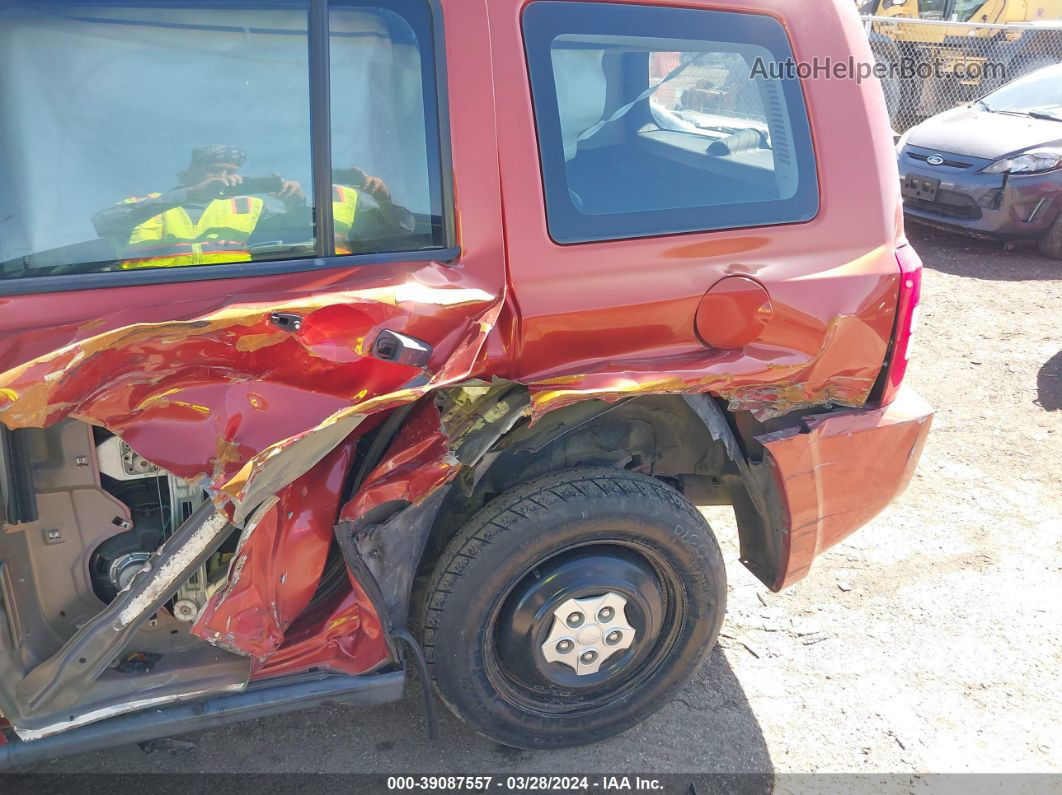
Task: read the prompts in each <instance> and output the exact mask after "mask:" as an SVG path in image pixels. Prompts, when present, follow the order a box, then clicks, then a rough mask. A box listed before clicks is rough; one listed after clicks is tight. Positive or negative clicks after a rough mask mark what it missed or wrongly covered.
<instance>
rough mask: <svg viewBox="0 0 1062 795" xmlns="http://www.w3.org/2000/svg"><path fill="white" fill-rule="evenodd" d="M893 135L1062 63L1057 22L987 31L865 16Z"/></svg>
mask: <svg viewBox="0 0 1062 795" xmlns="http://www.w3.org/2000/svg"><path fill="white" fill-rule="evenodd" d="M863 20H864V24H865V27H866V31H867V37H868V38H869V39H870V46H871V49H872V50H873V51H874V57H875V58H876V59H877V62H878V64H879V66H878V67H877V70H878V73H879V76H881V82H882V87H883V88H884V89H885V100H886V102H887V104H888V106H889V116H890V118H891V119H892V126H893V129H894V130H895V131H896V132H898V133H901V132H904V131H905V130H908V129H910V128H911V127H913V126H914V125H916V124H918V123H919V122H921V121H922V120H924V119H927V118H929V117H930V116H933V115H935V114H937V113H940V112H941V111H945V110H948V109H949V108H953V107H956V106H957V105H962V104H965V103H967V102H972V101H973V100H975V99H977V98H979V97H982V96H984V95H985V94H987V93H988V92H990V91H993V90H995V89H997V88H999V87H1000V86H1002V85H1004V84H1005V83H1009V82H1010V81H1011V80H1014V79H1016V78H1018V77H1021V76H1022V75H1025V74H1028V73H1029V72H1033V71H1035V70H1037V69H1040V68H1041V67H1044V66H1049V65H1051V64H1056V63H1062V20H1052V21H1045V22H1035V23H1024V24H1011V25H989V24H982V23H971V22H947V21H942V20H928V19H900V18H898V17H864V18H863Z"/></svg>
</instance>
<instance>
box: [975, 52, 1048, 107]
mask: <svg viewBox="0 0 1062 795" xmlns="http://www.w3.org/2000/svg"><path fill="white" fill-rule="evenodd" d="M978 102H979V104H980V105H981V107H983V108H984V109H985V110H987V111H989V112H991V113H1007V112H1009V113H1021V114H1024V115H1031V112H1036V113H1040V114H1050V115H1051V118H1054V117H1055V115H1056V114H1057V112H1058V110H1057V109H1058V108H1062V64H1059V65H1056V66H1049V67H1047V68H1046V69H1040V70H1038V71H1036V72H1033V73H1032V74H1029V75H1026V76H1024V77H1020V78H1018V79H1017V80H1015V81H1014V82H1012V83H1008V84H1007V85H1005V86H1003V88H1000V89H999V90H997V91H993V92H992V93H991V94H989V95H988V96H986V97H984V99H981V100H978Z"/></svg>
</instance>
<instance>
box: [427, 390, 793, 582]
mask: <svg viewBox="0 0 1062 795" xmlns="http://www.w3.org/2000/svg"><path fill="white" fill-rule="evenodd" d="M763 429H764V428H763V426H761V425H760V424H759V423H755V422H754V421H752V420H751V418H750V417H749V416H748V415H747V413H746V412H742V413H732V412H729V411H727V409H726V408H725V404H722V403H721V402H720V401H719V400H717V399H716V398H714V397H713V396H711V395H708V394H695V395H644V396H638V397H632V398H629V399H626V400H622V401H618V402H614V403H608V402H605V401H601V400H586V401H582V402H579V403H576V404H573V405H569V406H566V407H564V408H561V409H558V410H556V411H553V412H550V413H549V414H546V415H545V416H543V417H540V418H537V419H536V420H535V421H531V420H529V419H527V418H526V417H525V418H524V419H522V420H521V421H519V422H517V423H516V424H512V423H511V422H507V421H506V420H505V419H502V420H499V422H498V427H497V428H496V432H495V433H494V435H493V438H492V441H491V443H490V444H489V446H488V445H483V446H482V448H481V449H482V452H481V453H479V455H478V457H477V460H476V461H475V462H474V463H470V464H469V465H468V466H466V467H465V469H464V471H463V472H462V474H461V475H460V476H459V477H458V479H457V481H456V482H455V483H454V486H453V488H451V489H450V490H449V492H448V493H447V495H446V497H445V498H444V500H443V501H442V503H441V505H440V508H439V511H438V513H437V515H436V517H435V520H434V522H433V524H432V528H431V531H430V534H429V537H428V540H427V544H426V546H425V549H424V552H423V554H422V556H421V559H420V561H419V566H418V570H419V572H420V574H421V575H422V576H426V575H427V574H429V573H430V571H431V568H432V566H433V564H434V562H435V560H437V559H438V557H439V555H440V554H441V553H442V551H443V549H444V548H445V546H446V544H447V543H448V542H449V541H450V539H451V538H453V537H454V535H455V534H456V533H457V532H458V531H459V530H460V528H461V527H462V526H463V525H464V524H465V523H466V522H467V521H468V520H469V519H470V518H471V516H472V515H473V514H474V513H475V512H476V511H478V510H479V509H480V508H481V507H482V506H483V505H485V504H486V503H487V502H489V501H490V500H491V499H493V498H494V497H495V496H497V495H499V494H502V493H504V492H505V491H507V490H509V489H511V488H514V487H515V486H517V485H518V484H520V483H523V482H525V481H528V480H530V479H533V478H537V477H540V476H542V475H546V474H550V473H554V472H560V471H563V470H567V469H574V468H577V467H588V466H593V467H606V468H610V469H617V470H626V471H635V472H641V473H643V474H647V475H651V476H653V477H657V478H660V479H663V480H665V481H667V482H669V483H671V484H672V485H673V486H675V487H676V488H677V489H678V490H679V491H681V492H682V493H683V494H684V495H685V496H686V497H687V498H688V499H689V500H690V501H691V502H693V503H694V504H697V505H702V506H703V505H727V504H729V505H732V506H733V508H734V511H735V516H736V520H737V524H738V533H739V537H740V544H741V560H742V562H743V563H744V564H745V565H746V566H748V567H749V568H750V569H751V570H752V571H753V573H755V574H756V576H757V577H759V578H760V579H761V580H762V581H763V582H764V583H765V584H768V585H773V583H774V582H775V581H776V574H777V573H776V571H775V569H776V568H777V562H778V561H779V560H780V558H781V544H782V541H783V536H784V525H783V523H782V519H783V517H782V516H781V514H780V501H779V500H778V498H777V488H776V486H775V482H774V478H773V475H772V474H771V473H770V472H768V471H767V466H766V465H765V464H764V463H763V462H762V460H761V459H762V448H760V447H759V445H758V443H757V442H756V441H755V439H754V438H753V437H754V435H755V434H757V433H759V432H762V430H763ZM484 435H486V436H487V437H490V435H491V433H490V429H489V428H487V429H483V430H482V431H481V435H480V438H479V442H480V444H482V439H483V436H484ZM746 440H747V441H746ZM458 455H459V457H462V458H463V457H464V456H461V454H460V451H458Z"/></svg>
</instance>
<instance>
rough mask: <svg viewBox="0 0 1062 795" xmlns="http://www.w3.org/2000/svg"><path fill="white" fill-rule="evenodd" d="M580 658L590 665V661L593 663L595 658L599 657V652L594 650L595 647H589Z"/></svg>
mask: <svg viewBox="0 0 1062 795" xmlns="http://www.w3.org/2000/svg"><path fill="white" fill-rule="evenodd" d="M579 659H580V660H582V661H583V662H584V663H586V664H587V665H589V664H590V663H592V662H593V661H594V660H596V659H597V652H596V651H594V650H593V649H588V650H587V651H584V652H583V653H582V655H581V656H580V657H579Z"/></svg>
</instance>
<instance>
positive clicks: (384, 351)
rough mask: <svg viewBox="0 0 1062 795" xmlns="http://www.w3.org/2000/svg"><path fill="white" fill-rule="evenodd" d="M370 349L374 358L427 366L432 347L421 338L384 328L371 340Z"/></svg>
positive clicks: (415, 365)
mask: <svg viewBox="0 0 1062 795" xmlns="http://www.w3.org/2000/svg"><path fill="white" fill-rule="evenodd" d="M370 351H371V353H372V355H373V356H374V357H375V358H377V359H380V360H381V361H384V362H394V363H395V364H405V365H408V366H410V367H427V366H428V362H429V361H430V360H431V354H432V351H433V348H432V346H431V345H429V344H428V343H426V342H424V341H423V340H418V339H416V338H415V337H407V336H406V335H405V334H399V333H398V332H397V331H391V330H390V329H384V330H383V331H381V332H380V333H379V334H378V335H377V337H376V339H375V340H374V341H373V343H372V348H371V349H370Z"/></svg>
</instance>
